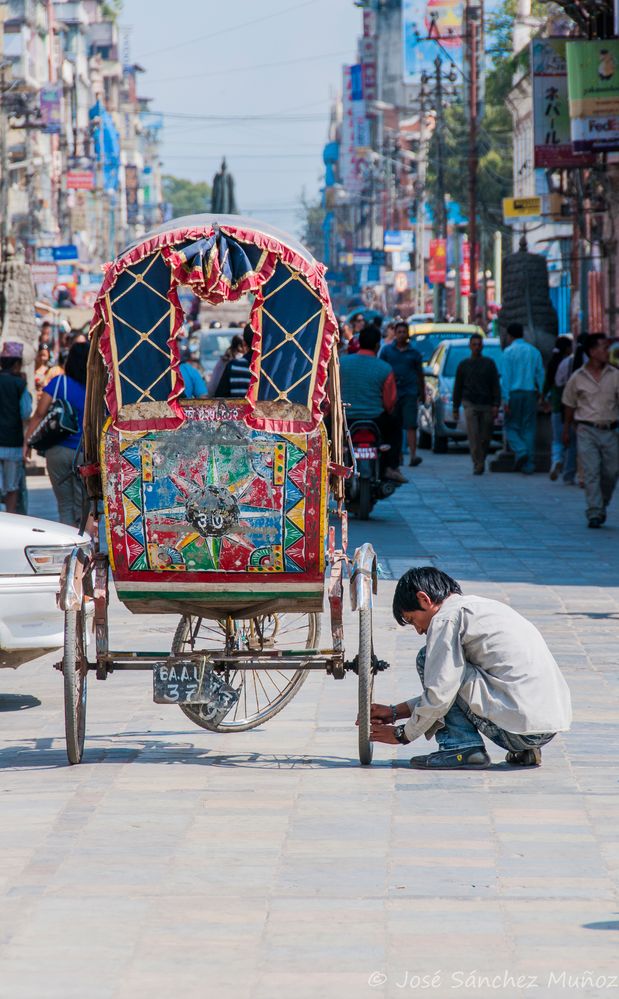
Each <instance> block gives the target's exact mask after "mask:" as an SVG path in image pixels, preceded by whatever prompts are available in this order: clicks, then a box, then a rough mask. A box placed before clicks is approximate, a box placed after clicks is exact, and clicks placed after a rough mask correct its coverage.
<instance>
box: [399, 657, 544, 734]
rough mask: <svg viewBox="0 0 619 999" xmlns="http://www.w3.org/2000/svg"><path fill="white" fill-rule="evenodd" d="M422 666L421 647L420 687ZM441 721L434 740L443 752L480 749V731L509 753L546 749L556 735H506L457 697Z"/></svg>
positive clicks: (418, 667) (419, 662) (418, 665)
mask: <svg viewBox="0 0 619 999" xmlns="http://www.w3.org/2000/svg"><path fill="white" fill-rule="evenodd" d="M425 664H426V650H425V647H424V648H423V649H420V651H419V652H418V654H417V672H418V673H419V678H420V680H421V683H422V684H423V672H424V668H425ZM443 722H444V728H441V729H439V730H438V731H437V732H436V735H435V737H434V738H435V739H436V742H437V744H438V748H439V749H440V750H442V751H443V752H446V751H447V750H449V751H453V750H456V749H458V750H460V749H472V748H474V747H479V748H480V749H483V748H484V740H483V739H482V737H481V735H480V732H481V733H482V735H485V736H486V739H490V742H494V743H495V744H496V745H497V746H501V748H502V749H507V750H508V752H512V753H519V752H522V750H524V749H533V748H535V747H538V746H545V745H546V743H547V742H550V740H551V739H554V737H555V735H556V732H544V733H541V734H540V735H516V734H515V733H513V732H506V731H505V730H504V729H502V728H499V726H498V725H495V724H494V722H491V721H488V719H487V718H480V717H479V716H478V715H476V714H473V712H472V711H471V709H470V708H469V706H468V704H467V703H466V701H464V700H463V699H462V698H461V697H460V696H459V695H458V697H456V699H455V701H454V703H453V704H452V706H451V707H450V709H449V711H448V712H447V714H446V715H445V717H444V718H443Z"/></svg>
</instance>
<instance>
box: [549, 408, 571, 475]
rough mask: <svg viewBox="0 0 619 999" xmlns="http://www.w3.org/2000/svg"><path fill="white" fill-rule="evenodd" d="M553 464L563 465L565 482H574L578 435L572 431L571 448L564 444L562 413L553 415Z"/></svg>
mask: <svg viewBox="0 0 619 999" xmlns="http://www.w3.org/2000/svg"><path fill="white" fill-rule="evenodd" d="M551 420H552V463H553V465H554V463H555V462H556V461H560V462H561V463H562V465H563V481H564V482H573V481H574V478H575V476H576V434H575V433H574V428H573V427H572V428H571V429H570V443H569V447H567V448H566V447H565V445H564V443H563V418H562V414H561V413H552V414H551Z"/></svg>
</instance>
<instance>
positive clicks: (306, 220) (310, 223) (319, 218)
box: [299, 190, 325, 260]
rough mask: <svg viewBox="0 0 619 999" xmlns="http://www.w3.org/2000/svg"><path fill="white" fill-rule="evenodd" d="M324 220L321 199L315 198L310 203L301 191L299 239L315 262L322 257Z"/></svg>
mask: <svg viewBox="0 0 619 999" xmlns="http://www.w3.org/2000/svg"><path fill="white" fill-rule="evenodd" d="M324 220H325V209H324V206H323V203H322V198H315V199H314V200H313V201H312V200H311V199H310V198H308V196H307V194H306V192H305V190H303V191H302V192H301V197H300V198H299V223H300V239H301V242H302V243H303V245H304V246H306V247H307V249H308V250H309V251H310V253H311V254H313V256H314V257H316V259H317V260H322V259H323V257H324V243H325V239H324V231H323V223H324Z"/></svg>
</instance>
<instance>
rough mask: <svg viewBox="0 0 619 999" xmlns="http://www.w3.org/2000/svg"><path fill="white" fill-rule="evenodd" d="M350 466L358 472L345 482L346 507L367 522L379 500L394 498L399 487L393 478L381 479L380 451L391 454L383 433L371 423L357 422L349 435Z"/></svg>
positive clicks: (352, 424) (369, 421) (367, 421)
mask: <svg viewBox="0 0 619 999" xmlns="http://www.w3.org/2000/svg"><path fill="white" fill-rule="evenodd" d="M348 449H349V451H350V450H352V456H351V455H349V456H348V458H349V463H351V464H352V465H353V467H354V469H355V471H354V473H353V475H351V477H350V478H349V479H347V480H346V508H347V509H348V510H349V511H350V512H351V513H355V514H356V515H357V516H358V517H359V520H367V519H368V517H369V516H370V514H371V512H372V510H373V508H374V504H375V503H376V502H377V500H380V499H386V498H387V496H391V495H393V493H394V491H395V488H396V486H397V483H396V482H392V481H391V479H384V478H381V471H380V459H381V452H383V451H388V450H389V445H387V444H383V443H382V439H381V435H380V430H379V429H378V427H377V426H376V424H375V423H374V422H373V421H372V420H355V421H353V422H352V423H351V425H350V428H349V432H348Z"/></svg>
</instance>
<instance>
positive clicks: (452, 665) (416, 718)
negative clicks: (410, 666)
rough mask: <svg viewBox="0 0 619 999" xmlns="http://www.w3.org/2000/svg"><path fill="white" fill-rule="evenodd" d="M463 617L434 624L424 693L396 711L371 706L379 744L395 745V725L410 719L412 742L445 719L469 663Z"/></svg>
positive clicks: (374, 734)
mask: <svg viewBox="0 0 619 999" xmlns="http://www.w3.org/2000/svg"><path fill="white" fill-rule="evenodd" d="M460 622H461V615H460V614H458V615H457V616H456V617H455V618H447V619H446V620H445V621H444V622H443V623H441V624H439V625H438V630H437V631H434V629H435V628H436V627H437V623H436V622H434V624H433V629H432V631H433V634H432V636H431V637H429V638H428V644H427V647H426V662H425V668H424V681H423V686H424V690H423V693H422V694H421V695H420V696H419V697H416V698H413V699H412V700H410V701H403V702H402V703H401V704H397V705H396V706H395V715H396V717H395V719H394V718H393V710H392V708H391V707H390V706H388V705H384V704H374V705H372V738H373V739H375V740H376V742H385V743H387V744H389V745H395V744H396V743H397V741H398V740H397V739H396V737H395V733H394V730H393V724H394V721H396V720H398V719H403V718H408V721H407V722H406V724H405V726H404V731H405V734H406V736H407V738H408V740H409V742H413V740H414V739H418V738H419V736H421V735H423V734H424V733H425V732H428V731H429V730H430V729H431V728H433V726H434V725H435V724H436V723H437V722H438V721H440V720H441V719H442V718H444V717H445V715H446V714H447V712H448V711H449V709H450V707H451V706H452V704H453V702H454V701H455V699H456V697H457V694H458V691H459V689H460V687H461V686H462V681H463V679H464V671H465V668H466V660H465V658H464V651H463V649H462V645H461V643H460Z"/></svg>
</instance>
